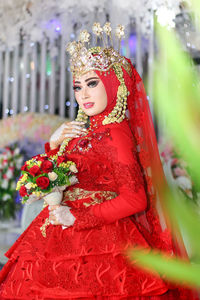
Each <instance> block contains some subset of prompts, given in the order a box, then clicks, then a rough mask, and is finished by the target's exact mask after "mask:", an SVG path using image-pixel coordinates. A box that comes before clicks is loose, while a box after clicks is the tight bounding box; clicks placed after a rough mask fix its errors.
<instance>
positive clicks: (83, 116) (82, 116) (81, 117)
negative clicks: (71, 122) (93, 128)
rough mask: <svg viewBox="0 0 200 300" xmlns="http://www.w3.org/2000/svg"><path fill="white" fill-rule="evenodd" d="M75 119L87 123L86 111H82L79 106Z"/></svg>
mask: <svg viewBox="0 0 200 300" xmlns="http://www.w3.org/2000/svg"><path fill="white" fill-rule="evenodd" d="M75 121H78V122H84V123H87V121H88V116H87V115H86V113H84V111H83V110H82V109H81V108H80V107H79V110H78V114H77V117H76V119H75Z"/></svg>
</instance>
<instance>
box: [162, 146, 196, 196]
mask: <svg viewBox="0 0 200 300" xmlns="http://www.w3.org/2000/svg"><path fill="white" fill-rule="evenodd" d="M161 148H162V151H160V152H161V161H162V164H163V166H167V165H168V166H167V167H168V169H169V168H170V172H171V180H172V181H173V182H172V183H173V184H175V185H176V186H177V187H178V188H179V189H180V190H181V191H182V192H183V194H184V195H185V196H186V197H187V198H189V199H192V200H194V201H198V198H199V196H200V193H198V191H197V190H196V187H195V186H194V183H193V181H192V178H191V175H190V168H189V165H188V164H187V162H185V161H184V160H183V159H182V158H181V157H180V155H179V154H178V152H177V151H175V150H174V147H173V146H172V145H171V144H170V143H168V144H167V145H165V146H164V147H163V145H162V147H161Z"/></svg>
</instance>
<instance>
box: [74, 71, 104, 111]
mask: <svg viewBox="0 0 200 300" xmlns="http://www.w3.org/2000/svg"><path fill="white" fill-rule="evenodd" d="M73 89H74V93H75V98H76V101H77V102H78V104H79V106H80V107H81V108H82V110H83V111H84V112H85V113H86V115H88V116H95V115H98V114H100V113H102V112H103V111H104V110H105V108H106V106H107V94H106V90H105V87H104V85H103V82H102V81H101V79H100V78H99V77H98V75H97V74H96V73H95V71H89V72H88V73H86V74H84V75H83V76H81V77H80V78H75V81H74V86H73Z"/></svg>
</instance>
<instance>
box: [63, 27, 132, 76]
mask: <svg viewBox="0 0 200 300" xmlns="http://www.w3.org/2000/svg"><path fill="white" fill-rule="evenodd" d="M111 30H112V29H111V26H110V23H109V22H107V23H106V24H105V25H104V26H103V28H102V27H101V26H100V24H99V23H94V24H93V27H92V31H93V33H94V34H95V35H96V42H97V39H101V40H102V42H103V45H104V47H103V48H101V47H92V48H89V49H87V47H86V44H88V47H89V41H90V34H89V33H88V32H87V30H83V31H81V33H80V35H79V39H78V42H75V41H74V42H71V43H69V44H68V45H67V48H66V50H67V51H68V52H69V53H70V55H71V58H70V68H71V72H72V74H73V76H74V77H80V76H81V75H83V74H84V73H86V72H88V71H90V70H98V71H102V72H106V71H108V70H109V69H110V68H111V67H112V66H114V64H116V63H117V64H119V65H121V66H123V67H124V68H125V70H126V71H127V72H128V73H129V75H130V76H131V66H130V64H129V63H128V61H127V60H126V59H125V58H124V57H123V56H121V55H120V54H119V51H120V44H121V39H122V37H123V36H124V26H122V25H118V26H117V28H116V33H115V35H116V37H117V38H118V44H119V47H118V51H116V50H114V48H113V38H112V35H111ZM103 32H104V33H105V35H106V36H105V38H104V35H103ZM109 40H110V42H111V44H112V47H108V42H109Z"/></svg>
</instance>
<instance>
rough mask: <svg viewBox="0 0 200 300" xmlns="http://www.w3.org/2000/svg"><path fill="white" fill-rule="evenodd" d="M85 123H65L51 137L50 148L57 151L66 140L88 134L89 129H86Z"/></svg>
mask: <svg viewBox="0 0 200 300" xmlns="http://www.w3.org/2000/svg"><path fill="white" fill-rule="evenodd" d="M84 125H85V123H84V122H77V121H72V122H65V123H63V124H62V125H61V126H60V127H59V128H58V129H57V130H56V131H55V132H54V133H53V134H52V136H51V137H50V148H51V149H55V148H57V147H58V146H59V145H61V144H62V142H63V141H64V140H65V139H66V138H76V137H80V136H82V135H85V134H86V133H87V129H85V128H84Z"/></svg>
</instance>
